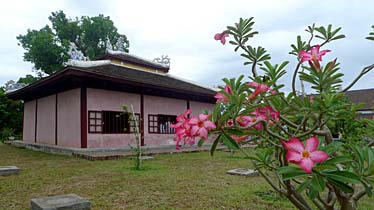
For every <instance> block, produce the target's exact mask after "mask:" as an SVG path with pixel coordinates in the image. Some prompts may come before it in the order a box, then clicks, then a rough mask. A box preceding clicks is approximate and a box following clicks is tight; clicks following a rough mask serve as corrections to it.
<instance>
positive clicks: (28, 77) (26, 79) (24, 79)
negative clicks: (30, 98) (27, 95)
mask: <svg viewBox="0 0 374 210" xmlns="http://www.w3.org/2000/svg"><path fill="white" fill-rule="evenodd" d="M39 79H40V76H37V77H34V76H32V75H31V74H27V75H26V76H25V77H20V78H19V79H18V81H17V83H19V84H25V85H30V84H32V83H34V82H36V81H38V80H39Z"/></svg>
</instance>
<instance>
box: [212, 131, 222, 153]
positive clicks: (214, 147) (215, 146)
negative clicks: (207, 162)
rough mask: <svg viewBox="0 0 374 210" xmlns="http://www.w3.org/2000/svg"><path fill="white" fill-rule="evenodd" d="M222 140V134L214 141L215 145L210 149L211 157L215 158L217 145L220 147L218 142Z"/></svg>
mask: <svg viewBox="0 0 374 210" xmlns="http://www.w3.org/2000/svg"><path fill="white" fill-rule="evenodd" d="M220 138H221V134H220V135H218V136H217V138H216V140H214V142H213V144H212V147H211V148H210V155H211V156H213V155H214V151H216V148H217V145H218V142H219V140H220Z"/></svg>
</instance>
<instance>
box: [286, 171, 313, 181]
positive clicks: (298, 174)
mask: <svg viewBox="0 0 374 210" xmlns="http://www.w3.org/2000/svg"><path fill="white" fill-rule="evenodd" d="M305 176H310V174H307V173H305V171H301V172H294V173H289V174H284V175H283V176H282V179H283V180H290V179H295V178H300V177H305Z"/></svg>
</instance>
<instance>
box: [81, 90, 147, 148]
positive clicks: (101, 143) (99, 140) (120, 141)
mask: <svg viewBox="0 0 374 210" xmlns="http://www.w3.org/2000/svg"><path fill="white" fill-rule="evenodd" d="M131 104H132V105H133V107H134V111H135V113H139V114H140V95H139V94H132V93H125V92H118V91H109V90H101V89H93V88H87V111H123V110H122V106H124V105H126V106H127V107H128V108H129V110H130V106H131ZM133 141H134V134H100V133H88V135H87V146H88V147H89V148H95V147H118V146H128V145H129V143H131V144H134V142H133Z"/></svg>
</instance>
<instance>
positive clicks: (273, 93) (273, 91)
mask: <svg viewBox="0 0 374 210" xmlns="http://www.w3.org/2000/svg"><path fill="white" fill-rule="evenodd" d="M269 91H270V93H271V95H276V94H277V93H278V92H277V91H276V90H273V89H271V88H269Z"/></svg>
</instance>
